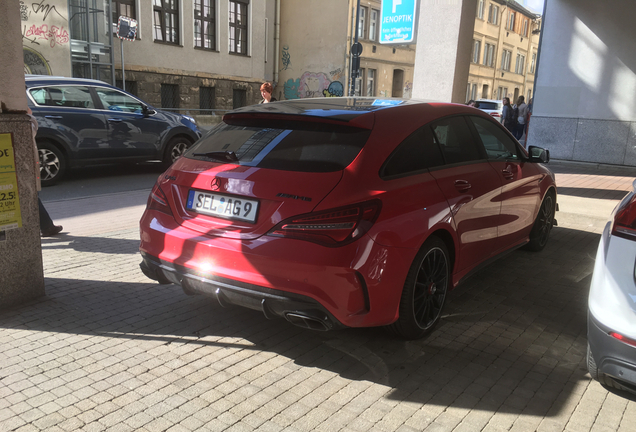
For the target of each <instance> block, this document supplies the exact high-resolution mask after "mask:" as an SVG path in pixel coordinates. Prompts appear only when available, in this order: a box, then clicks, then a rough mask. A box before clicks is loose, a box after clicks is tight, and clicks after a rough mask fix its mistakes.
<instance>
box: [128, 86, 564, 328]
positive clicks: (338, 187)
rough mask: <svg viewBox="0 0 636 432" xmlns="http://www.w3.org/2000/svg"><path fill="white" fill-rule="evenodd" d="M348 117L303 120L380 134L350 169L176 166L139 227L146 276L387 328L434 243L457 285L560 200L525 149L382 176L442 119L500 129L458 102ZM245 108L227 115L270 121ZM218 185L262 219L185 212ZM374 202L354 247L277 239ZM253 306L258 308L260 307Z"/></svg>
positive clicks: (190, 162) (521, 239)
mask: <svg viewBox="0 0 636 432" xmlns="http://www.w3.org/2000/svg"><path fill="white" fill-rule="evenodd" d="M343 99H344V100H346V101H350V100H353V99H346V98H343ZM294 103H296V104H300V103H301V102H291V103H290V102H283V103H275V104H272V106H273V107H276V106H281V108H280V112H277V113H275V114H276V116H277V117H276V118H275V120H276V121H279V120H280V119H285V118H290V119H292V120H293V121H301V122H302V121H303V118H304V117H303V116H300V115H297V114H293V113H294V112H295V111H294V110H290V112H291V113H292V114H290V113H286V111H285V110H286V109H287V107H289V106H292V105H293V104H294ZM302 103H310V104H311V103H314V102H311V101H304V102H302ZM315 103H316V104H318V103H321V102H320V101H318V102H315ZM338 103H342V102H338ZM279 104H281V105H279ZM250 110H260V111H255V112H256V114H253V113H251V112H250ZM342 110H343V111H342V112H343V114H340V113H339V111H338V112H335V113H328V112H327V111H326V110H325V111H317V112H318V114H316V115H310V114H306V117H308V118H309V119H310V120H311V122H316V123H319V124H320V123H321V122H324V123H325V125H326V124H327V123H328V122H331V123H338V121H339V120H338V121H337V119H338V118H340V117H342V118H348V117H347V116H352V117H351V118H350V119H349V121H350V122H355V124H356V125H358V126H362V127H364V128H372V131H371V134H370V135H369V137H368V140H367V141H366V143H365V144H364V147H363V149H362V150H361V151H360V152H359V153H358V154H357V156H355V157H354V158H353V160H352V161H351V162H350V163H349V164H348V165H346V166H345V167H344V168H343V169H342V170H336V171H330V172H301V171H286V170H277V169H267V168H259V167H255V166H242V165H239V164H236V163H219V162H214V161H207V160H197V159H193V158H191V157H183V158H181V159H179V160H178V161H177V162H176V163H175V164H174V165H173V166H172V167H171V168H169V169H168V171H166V172H165V173H164V174H163V175H162V176H161V177H160V179H159V181H158V183H157V186H156V187H158V188H159V189H160V190H161V191H162V192H163V193H164V194H165V196H166V199H167V204H168V207H169V210H157V209H156V208H153V207H152V206H151V203H152V197H151V198H150V199H149V206H148V208H147V210H146V212H145V213H144V215H143V217H142V219H141V221H140V229H141V231H140V234H141V245H140V250H141V251H142V254H143V256H144V259H145V260H146V257H147V261H148V263H149V264H148V265H152V266H154V270H153V271H148V272H147V273H146V274H148V275H149V276H151V277H154V278H158V279H159V280H162V278H164V276H161V275H159V277H155V273H154V272H155V271H156V272H158V273H161V272H164V273H165V275H168V273H170V274H176V276H174V277H173V279H171V280H170V281H172V282H174V281H175V280H176V281H177V283H181V281H182V280H184V279H185V276H184V275H185V273H184V272H188V273H189V277H191V279H192V278H194V279H196V278H200V279H201V281H205V282H206V283H208V282H210V281H216V282H215V283H217V284H218V286H220V287H221V289H223V288H224V287H225V286H226V285H228V284H231V282H228V281H235V283H236V284H237V288H236V289H237V290H239V291H240V290H244V291H245V293H247V294H249V295H251V294H253V293H254V292H256V293H257V294H258V293H261V291H262V292H264V293H265V294H267V295H271V296H273V297H272V298H274V300H273V301H276V300H277V298H276V296H277V295H278V296H279V297H282V296H283V295H285V293H288V294H289V295H293V296H302V297H305V298H307V299H311V300H313V301H315V302H317V304H318V305H319V306H320V307H322V308H324V309H325V310H326V311H328V313H329V314H331V315H332V316H333V317H334V318H335V320H336V321H337V322H338V324H341V325H345V326H349V327H367V326H377V325H386V324H390V323H392V322H394V321H395V320H396V319H397V318H398V316H399V305H400V298H401V294H402V287H403V286H404V283H405V280H406V275H407V273H408V271H409V268H410V266H411V264H412V262H413V260H414V258H415V256H416V254H417V253H418V251H419V250H420V248H421V246H422V244H423V243H424V242H425V241H426V240H427V238H429V237H430V236H432V235H436V236H438V237H441V238H443V239H444V240H445V241H446V242H447V247H448V249H449V251H450V253H451V254H452V256H453V258H454V259H453V270H452V285H453V286H456V285H457V284H458V283H459V282H460V281H461V280H462V279H463V278H464V277H465V276H467V275H468V274H470V273H471V272H472V271H474V270H475V269H476V268H478V267H479V265H480V264H482V263H484V262H486V261H487V260H488V259H490V258H493V257H495V256H496V255H497V254H499V253H501V252H503V251H506V250H508V249H510V248H512V247H516V246H518V245H522V244H524V243H525V242H527V241H528V236H529V234H530V230H531V228H532V225H533V222H534V220H535V218H536V217H537V212H538V210H539V206H540V205H541V202H542V200H543V197H544V196H545V195H546V193H547V192H548V190H549V189H554V191H555V192H556V188H555V185H554V179H553V176H552V175H551V173H550V172H549V170H547V169H546V168H545V167H543V166H542V165H540V164H537V163H535V162H529V161H528V160H527V157H528V155H527V153H526V152H525V150H523V149H522V148H521V147H520V146H519V154H520V157H521V159H519V160H514V161H511V160H501V161H497V160H486V158H485V157H484V159H482V160H477V161H474V162H472V163H465V164H456V165H447V166H443V167H440V168H438V169H436V168H434V169H430V170H425V171H422V172H417V173H413V174H410V175H405V176H398V177H395V178H383V177H382V176H381V175H380V174H379V173H380V172H381V169H382V167H383V164H385V162H386V161H387V158H389V157H390V156H391V155H392V153H393V152H394V150H395V149H396V147H397V146H398V144H400V143H401V142H403V141H404V140H405V139H406V138H407V137H409V136H410V135H411V134H412V133H413V132H414V131H415V130H417V129H418V128H420V127H423V126H425V125H427V124H429V123H431V122H432V121H435V120H436V119H440V118H443V117H446V116H452V115H469V116H476V117H481V118H485V119H488V120H489V121H491V122H493V123H496V122H495V121H494V120H492V118H491V117H490V116H488V115H487V114H483V113H480V112H476V111H475V110H474V109H472V108H465V107H463V106H460V105H453V104H425V103H420V104H415V103H414V104H405V105H404V106H392V107H389V108H386V109H377V110H375V109H369V112H364V111H363V112H362V113H356V112H355V111H353V114H351V112H352V111H350V110H348V109H347V107H343V108H342ZM244 111H247V113H245V114H243V115H241V113H240V112H239V113H237V114H232V115H230V116H229V117H228V119H229V120H228V121H230V122H233V121H236V122H240V121H246V122H247V123H249V119H250V118H252V119H254V118H256V119H257V120H258V121H260V118H261V117H263V118H264V119H267V113H263V112H262V111H263V108H251V107H247V108H244ZM320 115H325V116H327V117H328V119H327V120H325V119H322V118H321V117H320ZM250 116H251V117H250ZM259 116H261V117H259ZM339 116H340V117H339ZM246 119H247V120H246ZM272 119H274V117H272ZM334 119H336V120H334ZM351 119H353V120H351ZM308 121H309V120H308ZM331 123H330V124H331ZM341 123H344V124H346V121H341ZM498 127H500V126H498ZM506 133H507V132H506ZM205 139H206V138H205V136H204V138H203V139H202V141H203V140H205ZM517 145H518V144H517ZM195 146H196V144H195ZM213 187H214V188H217V189H216V190H217V192H218V193H227V194H230V195H232V196H241V197H245V198H251V199H254V200H258V201H259V203H260V208H259V213H258V219H257V220H256V222H255V223H253V224H252V223H249V222H244V221H230V220H227V219H222V218H219V217H215V216H208V215H204V214H198V213H195V212H192V211H190V210H187V209H186V205H185V202H186V200H187V195H188V192H189V190H191V189H196V190H203V191H207V190H212V189H211V188H213ZM369 200H379V201H380V202H381V210H380V212H379V215H378V216H377V219H375V220H374V221H373V224H372V226H371V227H370V229H368V232H366V233H365V234H364V235H362V236H361V237H359V238H357V239H356V240H355V241H352V242H348V243H343V244H342V245H336V246H329V245H324V244H319V243H316V242H312V241H304V240H299V239H296V238H286V237H278V236H273V235H271V234H272V231H271V230H272V229H273V228H274V227H275V226H277V224H279V223H281V221H283V220H286V219H288V218H291V217H296V216H298V215H303V214H308V213H311V212H318V211H321V210H328V209H337V208H341V207H343V206H347V205H351V204H354V203H361V202H366V201H369ZM170 213H171V214H170ZM173 267H174V268H173ZM142 268H144V266H143V265H142ZM175 278H176V279H175ZM224 284H225V285H224ZM184 289H185V287H184ZM250 290H251V291H250ZM254 290H255V291H254ZM268 290H273V291H271V292H270V291H268ZM209 294H213V293H209ZM247 294H246V295H247ZM265 294H263V295H265ZM217 295H218V292H217ZM256 297H258V296H256ZM281 301H282V300H281ZM244 305H245V304H244ZM252 306H253V307H254V308H258V302H256V300H255V302H254V303H253V305H252ZM248 307H249V305H248ZM263 308H264V312H266V311H265V309H266V307H265V306H264V305H263ZM266 315H267V313H266Z"/></svg>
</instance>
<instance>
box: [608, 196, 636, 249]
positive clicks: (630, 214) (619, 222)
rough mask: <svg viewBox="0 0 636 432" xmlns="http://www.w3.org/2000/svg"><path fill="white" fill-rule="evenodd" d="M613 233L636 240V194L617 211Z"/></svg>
mask: <svg viewBox="0 0 636 432" xmlns="http://www.w3.org/2000/svg"><path fill="white" fill-rule="evenodd" d="M612 235H615V236H618V237H623V238H626V239H628V240H636V194H635V195H633V196H632V198H631V199H630V200H628V201H626V202H625V204H623V205H621V206H620V207H619V208H618V210H617V211H616V216H614V223H613V224H612Z"/></svg>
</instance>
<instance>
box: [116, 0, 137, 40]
mask: <svg viewBox="0 0 636 432" xmlns="http://www.w3.org/2000/svg"><path fill="white" fill-rule="evenodd" d="M112 2H113V3H112V5H113V11H112V12H113V33H116V32H117V23H118V22H119V17H120V16H125V17H128V18H132V19H137V13H136V11H135V0H112Z"/></svg>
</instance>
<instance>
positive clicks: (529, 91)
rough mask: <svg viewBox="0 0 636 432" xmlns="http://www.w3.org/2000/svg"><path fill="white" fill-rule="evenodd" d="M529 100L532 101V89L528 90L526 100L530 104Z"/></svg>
mask: <svg viewBox="0 0 636 432" xmlns="http://www.w3.org/2000/svg"><path fill="white" fill-rule="evenodd" d="M531 99H532V89H528V100H527V103H530V100H531Z"/></svg>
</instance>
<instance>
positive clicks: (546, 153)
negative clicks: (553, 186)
mask: <svg viewBox="0 0 636 432" xmlns="http://www.w3.org/2000/svg"><path fill="white" fill-rule="evenodd" d="M528 154H529V155H530V162H539V163H548V162H550V150H546V149H544V148H542V147H536V146H529V147H528Z"/></svg>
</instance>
